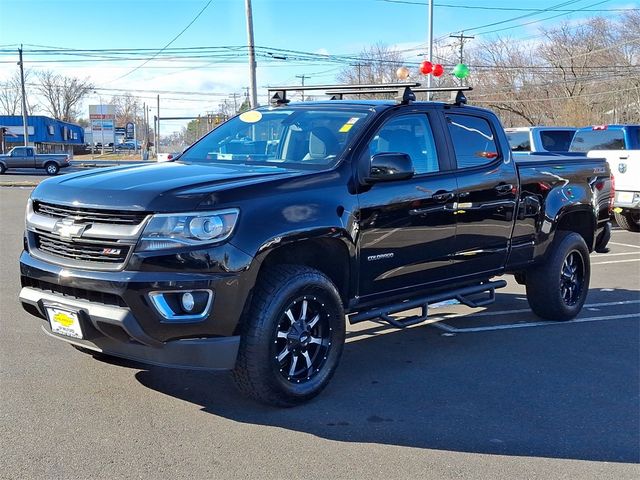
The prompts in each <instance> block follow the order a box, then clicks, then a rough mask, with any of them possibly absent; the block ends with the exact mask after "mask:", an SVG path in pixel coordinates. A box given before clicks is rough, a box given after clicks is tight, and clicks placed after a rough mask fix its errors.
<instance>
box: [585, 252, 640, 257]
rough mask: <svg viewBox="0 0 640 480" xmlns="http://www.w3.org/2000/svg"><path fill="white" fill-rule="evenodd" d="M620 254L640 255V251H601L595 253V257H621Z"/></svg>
mask: <svg viewBox="0 0 640 480" xmlns="http://www.w3.org/2000/svg"><path fill="white" fill-rule="evenodd" d="M620 255H640V252H622V253H599V254H596V255H593V257H595V258H605V257H619V256H620Z"/></svg>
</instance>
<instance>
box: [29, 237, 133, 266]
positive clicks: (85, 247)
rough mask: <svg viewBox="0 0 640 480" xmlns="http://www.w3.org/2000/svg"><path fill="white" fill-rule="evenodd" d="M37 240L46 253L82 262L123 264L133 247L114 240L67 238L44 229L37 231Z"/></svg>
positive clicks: (38, 245) (37, 246) (41, 249)
mask: <svg viewBox="0 0 640 480" xmlns="http://www.w3.org/2000/svg"><path fill="white" fill-rule="evenodd" d="M35 241H36V248H37V249H38V250H40V251H42V252H44V253H47V254H49V255H54V256H56V257H62V258H67V259H70V260H78V261H81V262H101V263H108V264H122V263H124V262H125V260H126V259H127V255H129V250H130V249H131V245H126V244H122V243H118V242H114V241H109V240H99V239H95V240H94V239H91V240H89V239H84V238H83V239H77V238H76V239H73V240H66V239H63V238H61V237H58V236H57V235H53V234H50V233H45V232H42V231H38V232H35Z"/></svg>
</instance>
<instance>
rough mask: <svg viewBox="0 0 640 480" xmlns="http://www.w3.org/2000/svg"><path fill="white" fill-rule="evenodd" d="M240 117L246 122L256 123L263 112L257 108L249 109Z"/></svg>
mask: <svg viewBox="0 0 640 480" xmlns="http://www.w3.org/2000/svg"><path fill="white" fill-rule="evenodd" d="M239 118H240V120H242V121H243V122H245V123H256V122H259V121H260V119H261V118H262V113H260V112H258V111H257V110H249V111H248V112H244V113H243V114H241V115H240V117H239Z"/></svg>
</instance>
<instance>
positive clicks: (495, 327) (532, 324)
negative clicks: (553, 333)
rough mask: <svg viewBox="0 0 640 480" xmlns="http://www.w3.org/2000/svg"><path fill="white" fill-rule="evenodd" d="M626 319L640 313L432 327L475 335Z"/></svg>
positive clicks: (639, 315) (433, 324)
mask: <svg viewBox="0 0 640 480" xmlns="http://www.w3.org/2000/svg"><path fill="white" fill-rule="evenodd" d="M624 318H640V313H639V312H636V313H628V314H626V315H606V316H603V317H587V318H578V319H576V320H569V321H566V322H554V321H543V322H526V323H511V324H508V325H492V326H488V327H469V328H456V327H452V326H451V325H447V324H446V323H442V322H438V323H432V324H430V325H432V326H434V327H436V328H439V329H440V330H444V331H446V332H448V333H473V332H490V331H493V330H509V329H513V328H526V327H546V326H549V325H569V324H572V323H585V322H599V321H602V320H615V319H624Z"/></svg>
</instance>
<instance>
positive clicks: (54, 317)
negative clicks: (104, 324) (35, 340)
mask: <svg viewBox="0 0 640 480" xmlns="http://www.w3.org/2000/svg"><path fill="white" fill-rule="evenodd" d="M47 315H48V316H49V323H50V324H51V331H52V332H53V333H58V334H60V335H65V336H67V337H73V338H82V328H81V327H80V321H79V320H78V313H77V312H71V311H69V310H61V309H59V308H57V307H47Z"/></svg>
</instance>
